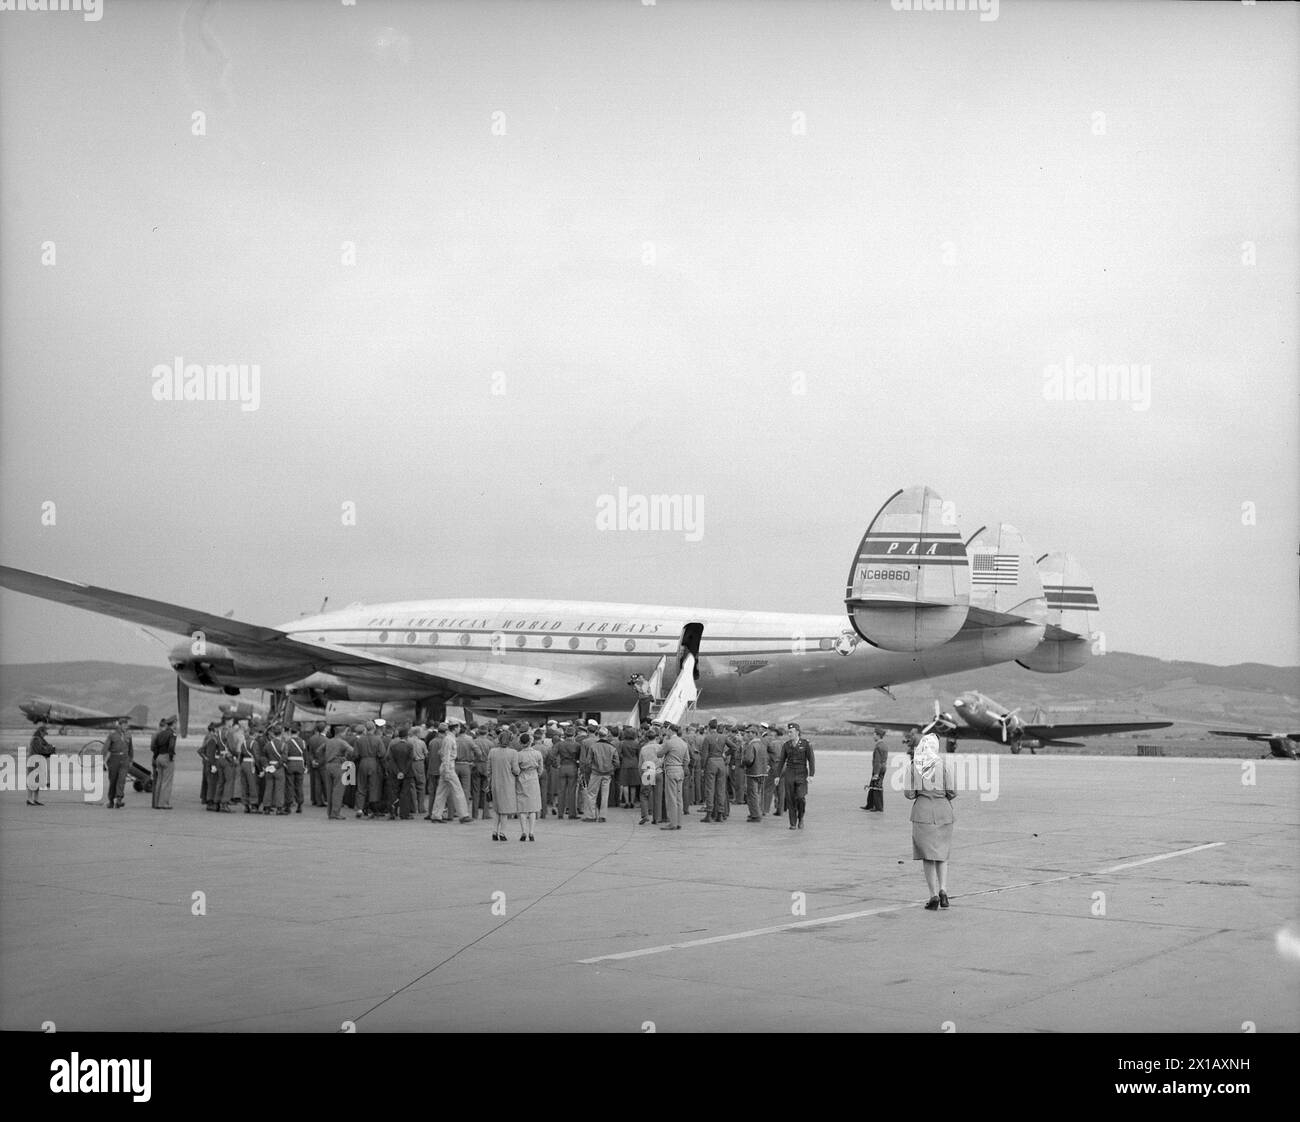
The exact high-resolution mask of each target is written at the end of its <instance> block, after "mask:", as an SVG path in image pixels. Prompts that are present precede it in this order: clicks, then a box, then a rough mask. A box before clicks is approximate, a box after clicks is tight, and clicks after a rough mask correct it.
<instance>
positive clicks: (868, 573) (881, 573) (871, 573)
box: [858, 568, 912, 580]
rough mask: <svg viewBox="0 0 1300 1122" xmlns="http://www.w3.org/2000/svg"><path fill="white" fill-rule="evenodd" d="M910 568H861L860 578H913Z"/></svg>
mask: <svg viewBox="0 0 1300 1122" xmlns="http://www.w3.org/2000/svg"><path fill="white" fill-rule="evenodd" d="M911 579H912V573H911V570H910V569H867V568H864V569H861V570H859V572H858V580H911Z"/></svg>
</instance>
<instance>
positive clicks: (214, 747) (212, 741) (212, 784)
mask: <svg viewBox="0 0 1300 1122" xmlns="http://www.w3.org/2000/svg"><path fill="white" fill-rule="evenodd" d="M220 750H221V741H220V740H218V739H217V722H216V721H209V722H208V731H207V734H206V735H205V736H204V737H203V743H202V744H201V745H199V768H200V770H201V771H202V772H203V781H202V782H201V783H200V784H199V799H200V800H201V801H202V803H203V807H204V809H205V810H216V809H217V795H218V794H219V793H220V790H221V773H220V772H219V770H218V768H217V754H218V752H219V751H220Z"/></svg>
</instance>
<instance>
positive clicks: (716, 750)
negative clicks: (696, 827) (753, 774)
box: [700, 718, 727, 822]
mask: <svg viewBox="0 0 1300 1122" xmlns="http://www.w3.org/2000/svg"><path fill="white" fill-rule="evenodd" d="M700 755H701V757H702V759H703V761H704V807H705V812H706V813H705V815H704V821H705V822H721V821H722V820H723V819H724V818H726V817H727V739H726V737H725V736H723V734H722V733H721V732H720V731H719V729H718V722H717V719H716V718H715V719H713V720H711V721H710V722H709V730H708V732H706V733H705V734H704V743H703V744H702V745H701V747H700Z"/></svg>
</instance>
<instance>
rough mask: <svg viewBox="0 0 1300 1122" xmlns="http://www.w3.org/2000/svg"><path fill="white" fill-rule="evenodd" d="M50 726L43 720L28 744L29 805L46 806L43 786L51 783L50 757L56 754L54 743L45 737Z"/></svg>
mask: <svg viewBox="0 0 1300 1122" xmlns="http://www.w3.org/2000/svg"><path fill="white" fill-rule="evenodd" d="M48 727H49V726H48V725H46V723H45V722H44V721H42V722H41V723H40V724H39V725H37V726H36V731H35V732H33V733H32V740H31V743H30V744H28V745H27V805H28V806H44V805H45V804H44V803H43V802H41V799H40V795H41V788H42V787H48V786H49V785H50V757H51V756H52V755H54V745H53V744H51V743H50V742H49V741H48V740H46V739H45V730H46V729H47V728H48Z"/></svg>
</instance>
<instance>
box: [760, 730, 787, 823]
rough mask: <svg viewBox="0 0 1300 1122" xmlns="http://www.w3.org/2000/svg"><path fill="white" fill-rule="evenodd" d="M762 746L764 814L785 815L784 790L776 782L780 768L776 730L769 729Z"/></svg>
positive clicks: (779, 748) (764, 735)
mask: <svg viewBox="0 0 1300 1122" xmlns="http://www.w3.org/2000/svg"><path fill="white" fill-rule="evenodd" d="M763 746H764V747H765V748H766V749H767V801H766V803H765V804H764V808H765V809H764V813H765V814H767V813H771V814H776V815H781V814H784V813H785V788H784V787H782V786H781V784H780V783H778V782H777V780H776V773H777V770H778V769H779V768H780V766H781V738H780V737H779V736H777V734H776V729H773V728H769V729H768V730H767V732H766V733H764V734H763Z"/></svg>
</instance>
